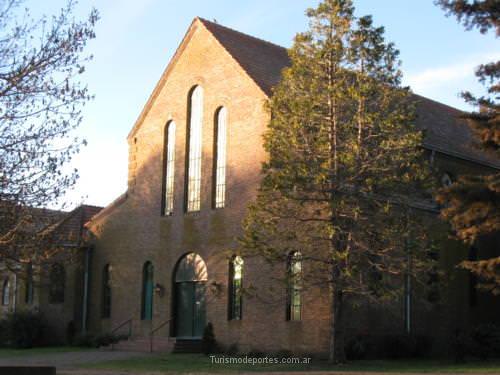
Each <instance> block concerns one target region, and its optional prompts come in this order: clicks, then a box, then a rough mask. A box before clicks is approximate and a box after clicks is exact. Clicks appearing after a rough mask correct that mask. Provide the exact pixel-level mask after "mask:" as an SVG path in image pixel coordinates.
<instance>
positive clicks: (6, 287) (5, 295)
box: [2, 278, 10, 306]
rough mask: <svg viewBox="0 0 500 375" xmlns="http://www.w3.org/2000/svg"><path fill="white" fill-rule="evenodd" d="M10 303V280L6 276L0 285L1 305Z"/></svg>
mask: <svg viewBox="0 0 500 375" xmlns="http://www.w3.org/2000/svg"><path fill="white" fill-rule="evenodd" d="M9 303H10V280H9V278H6V279H5V280H4V281H3V285H2V305H3V306H8V305H9Z"/></svg>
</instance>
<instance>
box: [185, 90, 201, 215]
mask: <svg viewBox="0 0 500 375" xmlns="http://www.w3.org/2000/svg"><path fill="white" fill-rule="evenodd" d="M190 105H191V119H190V124H189V160H188V183H187V211H188V212H190V211H199V209H200V188H201V151H202V150H201V146H202V142H201V141H202V138H201V137H202V119H203V89H202V88H201V87H200V86H197V87H196V88H195V89H194V90H193V92H192V94H191V101H190Z"/></svg>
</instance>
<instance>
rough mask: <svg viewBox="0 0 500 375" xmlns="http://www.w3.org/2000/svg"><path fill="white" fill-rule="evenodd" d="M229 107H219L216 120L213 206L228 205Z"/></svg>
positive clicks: (221, 206)
mask: <svg viewBox="0 0 500 375" xmlns="http://www.w3.org/2000/svg"><path fill="white" fill-rule="evenodd" d="M227 117H228V116H227V109H226V108H225V107H219V108H218V109H217V111H216V112H215V121H214V151H213V154H214V159H213V160H214V165H213V192H212V207H213V208H224V206H225V205H226V159H227Z"/></svg>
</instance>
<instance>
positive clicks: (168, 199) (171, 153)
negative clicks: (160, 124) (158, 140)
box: [164, 121, 175, 215]
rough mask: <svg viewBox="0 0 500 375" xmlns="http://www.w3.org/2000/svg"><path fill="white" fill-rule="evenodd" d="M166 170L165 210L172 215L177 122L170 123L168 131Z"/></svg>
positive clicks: (165, 212) (165, 213)
mask: <svg viewBox="0 0 500 375" xmlns="http://www.w3.org/2000/svg"><path fill="white" fill-rule="evenodd" d="M166 137H167V139H166V145H167V146H166V147H167V150H166V158H167V160H166V163H165V164H166V166H165V167H166V171H165V211H164V215H172V212H173V210H174V168H175V122H173V121H171V122H170V123H169V124H168V128H167V132H166Z"/></svg>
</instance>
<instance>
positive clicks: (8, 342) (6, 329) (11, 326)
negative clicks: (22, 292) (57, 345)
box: [0, 311, 46, 349]
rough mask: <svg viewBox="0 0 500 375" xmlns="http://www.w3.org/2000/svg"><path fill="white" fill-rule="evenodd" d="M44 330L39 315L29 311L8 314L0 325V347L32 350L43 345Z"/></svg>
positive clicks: (41, 318)
mask: <svg viewBox="0 0 500 375" xmlns="http://www.w3.org/2000/svg"><path fill="white" fill-rule="evenodd" d="M45 329H46V324H45V321H44V319H43V317H42V315H41V314H39V313H34V312H30V311H19V312H15V313H10V314H8V315H7V317H6V318H5V319H4V320H3V321H2V323H1V332H2V336H1V337H0V340H1V341H2V343H1V344H2V346H7V347H12V348H19V349H22V348H32V347H34V346H39V345H41V344H42V343H43V334H44V331H45Z"/></svg>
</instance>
